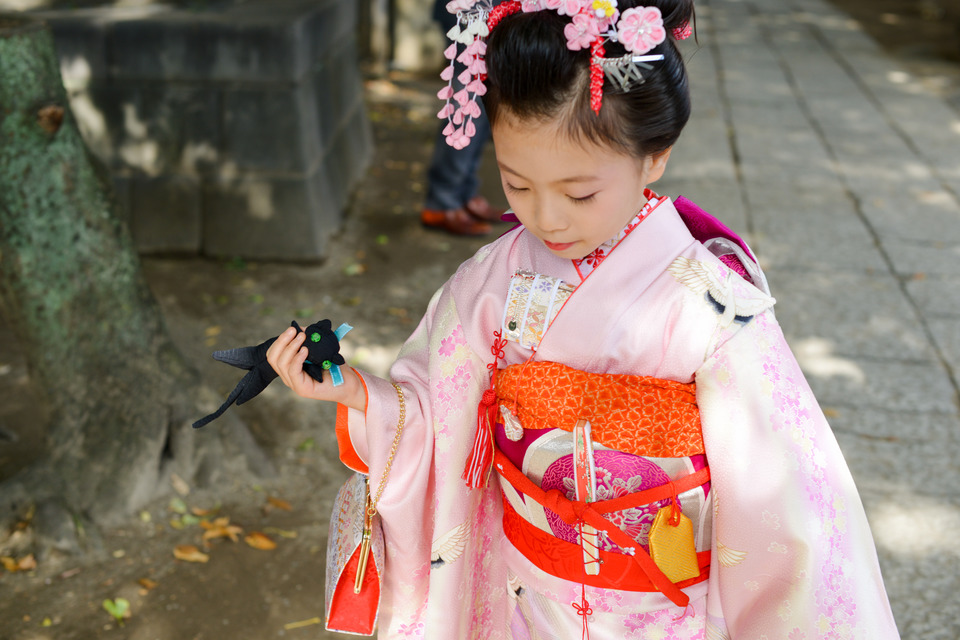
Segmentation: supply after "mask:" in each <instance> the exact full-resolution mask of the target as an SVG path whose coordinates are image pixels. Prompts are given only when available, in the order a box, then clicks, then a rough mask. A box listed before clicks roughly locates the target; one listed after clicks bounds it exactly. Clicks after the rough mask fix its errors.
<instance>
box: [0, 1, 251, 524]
mask: <svg viewBox="0 0 960 640" xmlns="http://www.w3.org/2000/svg"><path fill="white" fill-rule="evenodd" d="M0 61H2V68H3V71H2V73H0V310H2V312H3V313H4V315H5V316H6V318H7V320H8V322H9V323H10V324H11V325H12V326H13V328H14V331H15V332H16V334H17V336H18V339H19V340H20V341H21V342H22V344H23V345H24V351H25V353H26V354H27V361H28V366H29V370H30V375H31V377H32V378H34V379H35V381H36V382H37V383H38V385H39V386H40V387H41V389H42V391H43V392H44V393H45V395H46V399H47V402H48V403H49V405H50V409H51V415H52V421H51V424H50V425H49V429H48V435H47V440H48V455H47V457H45V458H43V459H42V460H41V461H40V462H39V464H37V465H34V466H33V467H31V468H29V469H28V470H26V472H24V473H21V474H20V475H18V476H16V477H15V478H14V479H11V480H8V481H6V482H4V483H3V484H0V509H2V511H0V520H2V517H3V515H4V514H5V513H6V514H9V512H10V511H11V509H10V506H11V503H14V502H16V503H17V504H18V505H23V504H25V503H27V502H34V503H38V504H40V505H43V504H44V502H43V501H44V500H49V499H51V498H52V499H54V501H55V502H56V503H57V504H60V505H65V506H66V509H67V510H69V511H70V512H71V513H72V515H74V517H77V516H79V517H83V518H87V519H89V520H90V521H92V522H94V523H98V524H112V523H115V522H117V521H119V520H120V519H122V518H123V517H125V516H127V515H128V514H130V513H131V512H132V511H133V510H134V509H136V508H137V507H139V506H141V505H142V504H144V503H145V502H146V501H148V500H150V499H151V498H154V497H156V496H157V494H158V489H160V490H162V488H163V487H165V486H167V485H168V480H169V474H170V473H171V472H173V471H176V472H177V473H178V474H179V475H181V477H183V478H185V479H187V480H193V479H195V478H196V479H197V481H199V482H213V481H215V480H216V479H217V476H218V474H219V472H220V470H222V468H223V463H224V462H225V458H226V457H231V456H240V455H247V456H251V459H252V460H253V461H254V462H255V465H254V466H255V471H265V470H267V469H268V467H267V466H265V465H266V464H267V463H266V462H265V460H264V459H263V457H262V454H261V453H260V451H259V449H257V448H256V445H254V444H252V438H251V437H250V435H249V433H248V432H247V430H246V428H245V427H244V426H243V425H242V424H238V423H237V421H236V420H232V419H229V417H228V416H225V418H228V419H225V420H223V421H222V422H223V424H221V425H216V424H214V425H211V427H213V428H212V429H210V430H209V431H207V430H204V431H203V432H200V433H199V434H198V435H199V437H195V434H194V433H193V432H192V429H191V428H190V423H191V421H192V420H194V419H196V418H197V417H199V416H201V415H203V414H204V413H206V412H207V410H208V409H209V404H210V403H211V398H210V397H209V394H211V392H210V391H209V390H207V389H205V388H204V387H202V386H201V385H199V380H198V375H197V373H196V372H195V371H194V370H193V369H192V368H191V367H190V366H189V365H188V364H187V363H186V361H185V360H184V359H183V357H182V356H181V354H180V353H179V351H178V350H177V349H176V348H175V346H174V345H173V343H172V341H171V339H170V338H169V335H168V332H167V330H166V327H165V325H164V322H163V318H162V317H161V314H160V312H159V309H158V306H157V304H156V301H155V300H154V298H153V296H152V294H151V292H150V290H149V288H148V287H147V284H146V282H145V280H144V277H143V274H142V270H141V265H140V261H139V256H138V255H137V253H136V250H135V247H134V245H133V242H132V240H131V236H130V234H129V232H128V230H127V228H126V226H125V224H124V222H123V219H122V215H121V212H120V211H119V207H118V206H117V204H116V202H115V200H114V199H113V195H112V189H111V188H110V186H109V178H108V176H107V174H106V171H105V169H104V168H103V167H102V165H101V164H100V163H99V161H97V160H96V159H95V158H94V157H93V156H92V154H91V153H89V152H88V150H87V148H86V146H85V145H84V142H83V140H82V139H81V137H80V135H79V133H78V129H77V126H76V122H75V120H74V117H73V114H72V113H71V111H70V107H69V104H68V102H67V97H66V94H65V91H64V89H63V84H62V80H61V78H60V73H59V68H58V62H57V58H56V55H55V53H54V47H53V40H52V38H51V36H50V32H49V30H48V29H47V27H46V25H44V24H43V23H39V22H36V21H30V20H26V19H23V18H19V17H13V16H9V15H8V16H6V17H4V16H3V15H2V14H0ZM201 396H202V398H201ZM201 399H202V400H203V401H204V402H205V403H207V406H205V407H204V408H203V409H199V408H198V403H200V401H201ZM212 402H213V403H214V404H213V406H216V404H218V403H219V398H218V399H214V400H213V401H212ZM228 432H229V437H224V436H226V435H227V433H228ZM198 476H200V477H198ZM54 510H55V509H54ZM48 511H49V509H48ZM39 512H40V511H39V510H38V513H39ZM0 536H2V531H0ZM0 542H2V537H0Z"/></svg>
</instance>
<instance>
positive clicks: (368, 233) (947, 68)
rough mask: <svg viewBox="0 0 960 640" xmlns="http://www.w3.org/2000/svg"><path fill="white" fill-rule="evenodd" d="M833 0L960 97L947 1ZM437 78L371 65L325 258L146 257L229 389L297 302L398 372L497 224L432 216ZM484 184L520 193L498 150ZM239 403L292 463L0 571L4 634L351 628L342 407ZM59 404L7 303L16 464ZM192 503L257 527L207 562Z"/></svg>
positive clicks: (298, 313)
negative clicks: (337, 420)
mask: <svg viewBox="0 0 960 640" xmlns="http://www.w3.org/2000/svg"><path fill="white" fill-rule="evenodd" d="M833 4H834V5H836V6H838V7H839V8H841V9H844V10H846V11H848V12H850V14H851V15H852V16H853V17H855V18H856V19H858V20H859V21H861V22H862V24H863V25H864V27H865V28H866V29H867V30H868V32H870V33H871V35H873V36H874V37H876V38H878V39H879V40H880V41H881V43H882V44H883V45H884V46H885V47H887V48H888V49H889V50H890V51H891V52H893V53H894V54H895V55H896V56H897V57H898V59H900V61H901V62H902V63H903V64H905V65H907V67H908V68H909V69H910V70H911V71H913V72H914V73H916V74H917V75H918V76H920V77H922V78H924V81H925V82H926V83H927V84H928V86H929V87H931V88H932V89H934V90H936V91H938V92H940V93H941V94H942V95H943V96H944V97H945V98H946V99H947V100H949V101H950V102H951V103H952V104H953V105H954V106H955V107H957V108H958V109H960V46H958V45H957V28H956V27H955V26H953V25H950V24H949V23H948V22H947V21H945V20H943V17H942V15H939V14H937V13H936V11H935V9H934V7H935V5H934V4H933V3H929V2H916V1H914V0H833ZM437 84H438V82H437V81H434V80H433V79H427V80H423V79H417V78H409V77H403V76H399V75H396V76H392V77H391V78H390V79H388V80H371V81H370V82H369V83H368V96H369V109H370V115H371V118H372V121H373V124H374V128H375V136H376V158H375V160H374V163H373V165H372V168H371V170H370V172H369V175H368V177H367V179H366V181H365V182H364V183H363V184H362V185H361V186H360V188H359V189H358V190H357V193H356V195H355V197H354V201H353V204H352V207H351V211H350V213H349V215H348V218H347V222H346V225H345V228H344V230H343V232H342V233H341V234H340V235H339V236H338V237H337V238H336V239H335V241H334V246H333V247H332V248H331V251H330V257H329V258H328V259H327V260H326V261H325V262H324V263H322V264H311V265H303V264H297V265H292V264H262V263H250V262H243V261H216V260H206V259H197V258H177V257H151V258H146V259H145V261H144V268H145V270H146V273H147V276H148V280H149V282H150V284H151V287H152V289H153V291H154V293H155V295H156V297H157V299H158V300H159V302H160V304H161V306H162V309H163V312H164V314H165V317H166V320H167V324H168V327H169V330H170V332H171V334H172V335H173V337H174V340H175V341H176V343H177V344H178V346H179V347H180V348H181V350H182V351H183V353H184V354H185V355H186V357H187V358H188V359H189V360H190V361H191V362H193V363H194V364H195V366H196V367H197V368H198V369H199V370H200V371H201V373H202V374H203V376H204V379H205V380H206V381H207V383H208V384H209V385H210V386H211V387H212V388H213V389H215V390H216V391H217V392H219V393H222V394H223V395H224V396H225V395H226V393H227V392H229V390H230V389H231V388H232V387H233V385H234V384H235V383H236V381H237V380H238V379H239V377H240V376H239V373H238V371H237V370H236V369H231V368H230V367H227V366H225V365H222V364H218V363H216V362H214V361H213V360H212V359H211V358H210V352H211V351H213V350H215V349H222V348H229V347H233V346H241V345H248V344H256V343H259V342H260V341H262V340H264V339H265V338H267V337H270V336H272V335H276V333H278V332H279V331H280V330H282V329H283V328H284V327H285V326H286V325H288V324H289V322H290V320H291V319H296V320H297V321H298V322H300V323H301V324H305V323H309V322H311V321H313V320H316V319H320V318H323V317H329V318H331V319H332V320H333V321H334V324H335V325H336V324H338V323H340V322H349V323H350V324H351V325H353V326H354V327H356V328H355V329H354V330H353V332H351V334H350V336H349V339H348V340H346V341H345V348H344V353H345V355H346V356H347V357H348V360H350V361H351V362H352V363H355V364H358V365H359V366H362V367H364V368H367V369H369V370H371V371H374V372H377V373H382V372H384V371H385V369H386V367H387V366H388V365H389V363H390V362H391V361H392V359H393V357H394V355H395V354H396V351H397V350H398V349H399V346H400V344H401V343H402V341H403V340H404V339H405V338H406V336H407V335H408V334H409V333H410V331H411V330H412V329H413V328H414V326H415V324H416V322H417V321H418V319H419V317H420V315H421V314H422V312H423V310H424V309H425V307H426V305H427V303H428V301H429V297H430V295H431V294H432V292H433V291H434V290H435V289H436V288H437V287H438V286H439V285H440V284H442V282H443V281H444V280H445V279H446V278H447V276H448V275H449V274H450V273H452V272H453V270H454V269H455V268H456V265H458V264H459V263H460V262H461V261H462V260H463V259H465V258H466V257H467V256H469V255H470V254H472V253H473V252H474V251H475V250H476V249H477V248H478V247H479V246H481V245H482V244H483V243H484V242H485V241H484V240H478V239H464V238H455V237H451V236H446V235H443V234H438V233H436V232H430V231H426V230H424V229H422V228H421V227H420V225H419V224H418V223H417V220H416V214H417V211H418V207H419V205H420V202H421V199H422V195H423V189H424V173H425V165H426V162H427V160H428V158H429V153H430V149H431V145H432V136H433V132H434V127H435V126H436V125H435V123H436V120H435V118H434V115H433V114H434V113H435V111H436V109H437V105H436V101H435V98H434V97H433V95H432V91H431V89H434V90H435V88H436V85H437ZM484 191H485V192H486V194H487V195H488V197H491V199H494V200H495V201H497V202H501V203H502V202H503V199H502V196H501V195H500V193H499V186H498V181H497V179H496V176H495V173H494V172H493V166H492V163H491V162H490V158H489V157H488V159H487V162H486V163H485V166H484ZM230 411H234V412H236V413H237V415H239V416H241V417H242V418H243V419H244V420H245V421H246V422H247V423H248V425H249V426H250V427H251V429H252V431H253V433H254V435H255V437H256V438H257V440H258V441H259V442H260V444H261V445H262V446H263V447H264V448H265V449H266V451H267V452H268V453H269V455H270V457H271V458H272V460H273V461H274V463H275V465H276V469H277V473H276V475H275V476H273V477H268V478H248V479H243V480H241V481H238V482H237V483H235V484H234V485H232V486H222V487H209V488H202V489H197V488H194V487H186V488H188V489H189V493H186V494H185V495H184V494H181V493H177V492H176V491H171V493H170V494H169V495H167V496H165V497H162V498H159V499H158V500H156V501H155V502H154V503H152V504H150V505H148V506H147V507H146V508H144V509H143V511H141V512H140V513H138V514H135V515H134V516H133V517H132V518H131V520H130V522H129V523H128V524H127V525H125V526H123V527H120V528H117V529H114V530H110V531H106V532H104V535H103V544H102V553H101V554H100V555H99V557H98V558H97V559H96V560H95V561H93V562H91V561H89V559H83V558H73V557H63V556H57V557H47V558H40V562H39V565H38V566H37V568H36V569H34V570H32V571H24V572H17V573H9V572H4V571H0V640H53V639H56V640H87V639H100V638H104V639H108V638H109V639H123V640H183V639H188V640H211V639H221V638H229V639H231V640H263V639H266V638H276V637H281V638H344V637H345V636H340V635H337V634H327V633H325V632H324V631H323V630H322V629H323V627H322V623H320V622H319V620H320V618H322V616H323V581H324V544H325V539H326V530H327V522H328V511H329V507H330V504H331V502H332V499H333V496H334V494H335V492H336V488H337V486H338V485H339V484H340V482H342V480H343V479H344V478H345V477H346V473H345V471H344V470H343V468H342V467H341V466H340V465H339V464H338V463H337V462H336V460H335V444H334V439H333V429H332V428H333V411H332V409H331V408H329V407H318V406H317V403H312V402H306V401H302V400H299V399H297V398H296V397H294V396H293V395H292V394H290V393H289V392H287V391H286V390H285V389H283V388H281V386H280V385H279V383H276V384H275V385H272V386H271V387H269V388H268V389H267V390H266V391H265V392H264V393H263V394H261V396H260V397H258V398H257V399H256V400H255V401H253V402H251V403H249V404H247V405H245V406H243V407H240V408H232V409H231V410H230ZM198 417H199V416H198ZM43 421H44V414H43V411H42V398H40V397H39V396H38V395H37V393H36V392H35V390H34V389H33V387H32V386H31V383H30V380H29V376H28V374H27V371H26V367H25V363H24V361H23V358H22V354H21V353H20V352H19V349H18V346H17V343H16V339H15V337H14V336H13V335H12V333H11V331H10V328H9V327H8V326H7V325H6V324H5V323H4V321H3V318H2V317H0V478H3V477H8V476H9V475H10V474H12V473H13V472H14V471H15V470H16V469H18V468H20V467H22V466H24V465H25V464H27V463H28V462H29V460H31V459H32V458H33V457H35V456H36V455H39V453H40V452H41V451H42V442H43ZM199 437H203V432H201V433H200V434H199ZM184 488H185V487H180V489H181V490H183V489H184ZM285 507H289V508H285ZM191 509H206V510H213V509H215V510H216V515H218V516H221V517H229V518H230V523H231V524H236V525H239V526H241V527H242V528H243V534H241V535H240V541H239V542H231V541H230V540H228V539H217V540H213V541H212V543H211V545H210V548H209V549H206V550H205V551H206V553H207V554H208V555H209V561H208V562H205V563H191V562H185V561H182V560H178V559H176V558H175V557H174V554H173V551H174V548H175V547H177V545H195V546H197V547H199V548H200V549H201V550H203V549H204V547H203V544H202V542H201V536H202V534H203V531H204V529H202V528H201V527H200V526H199V524H197V522H196V520H198V519H199V518H198V517H197V516H194V515H192V514H191V511H190V510H191ZM184 510H186V512H187V514H188V515H184V514H183V513H181V512H183V511H184ZM200 513H203V512H202V511H201V512H200ZM205 517H207V518H209V517H210V516H205ZM251 532H262V533H264V534H266V535H268V536H269V537H270V538H271V539H273V540H274V541H275V542H276V544H277V546H276V548H275V549H273V550H260V549H256V548H253V547H251V546H249V545H247V544H245V543H244V542H243V536H244V535H245V534H248V533H251ZM4 535H6V534H5V533H4ZM3 537H4V536H3V535H0V540H2V539H3ZM116 598H125V599H126V600H128V601H129V602H130V617H129V618H128V619H126V621H125V622H124V623H123V624H122V625H121V624H118V623H117V622H116V621H115V620H114V619H113V617H112V616H111V615H110V614H109V613H108V612H107V611H106V610H105V609H104V606H103V602H104V600H106V599H111V600H113V599H116Z"/></svg>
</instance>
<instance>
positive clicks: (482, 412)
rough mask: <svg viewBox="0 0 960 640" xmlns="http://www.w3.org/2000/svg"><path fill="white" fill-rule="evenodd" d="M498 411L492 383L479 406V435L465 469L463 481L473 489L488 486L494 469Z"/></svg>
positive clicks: (475, 439) (476, 437)
mask: <svg viewBox="0 0 960 640" xmlns="http://www.w3.org/2000/svg"><path fill="white" fill-rule="evenodd" d="M496 409H497V393H496V391H494V388H493V382H492V381H491V383H490V388H489V389H487V390H486V391H484V392H483V398H482V399H481V400H480V404H479V405H477V433H476V436H475V437H474V439H473V448H472V449H471V450H470V455H469V456H467V464H466V466H465V467H464V469H463V479H464V480H466V481H467V486H468V487H469V488H471V489H479V488H481V487H485V486H487V480H488V479H489V477H490V469H491V468H492V467H493V425H494V424H495V421H496V414H495V411H496Z"/></svg>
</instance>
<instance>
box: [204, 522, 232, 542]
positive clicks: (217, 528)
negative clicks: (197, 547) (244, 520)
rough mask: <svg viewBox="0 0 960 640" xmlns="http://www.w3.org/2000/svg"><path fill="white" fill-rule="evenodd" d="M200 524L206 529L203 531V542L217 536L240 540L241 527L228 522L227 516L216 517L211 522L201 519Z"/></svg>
mask: <svg viewBox="0 0 960 640" xmlns="http://www.w3.org/2000/svg"><path fill="white" fill-rule="evenodd" d="M200 526H201V527H203V528H204V529H206V531H204V532H203V541H204V542H207V541H209V540H215V539H217V538H230V540H231V541H232V542H237V541H238V540H240V534H241V533H243V527H240V526H237V525H235V524H230V518H228V517H227V516H223V517H221V518H217V519H216V520H214V521H213V522H207V521H206V520H201V521H200Z"/></svg>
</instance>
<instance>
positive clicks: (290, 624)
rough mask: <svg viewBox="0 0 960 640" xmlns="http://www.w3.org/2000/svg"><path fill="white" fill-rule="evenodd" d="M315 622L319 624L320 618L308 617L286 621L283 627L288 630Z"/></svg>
mask: <svg viewBox="0 0 960 640" xmlns="http://www.w3.org/2000/svg"><path fill="white" fill-rule="evenodd" d="M315 624H320V618H308V619H307V620H300V621H299V622H288V623H287V624H285V625H283V628H284V630H286V631H290V630H291V629H301V628H303V627H309V626H312V625H315Z"/></svg>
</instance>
